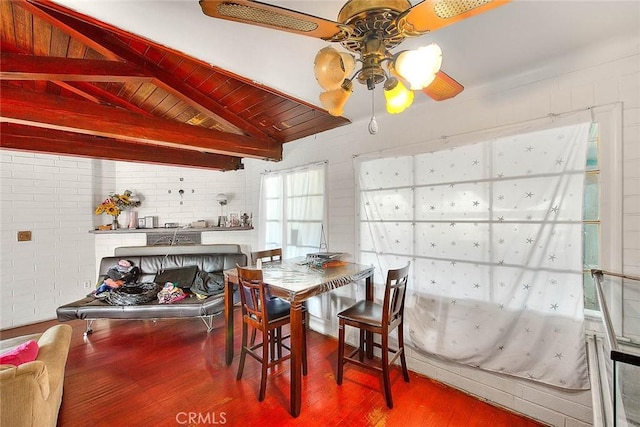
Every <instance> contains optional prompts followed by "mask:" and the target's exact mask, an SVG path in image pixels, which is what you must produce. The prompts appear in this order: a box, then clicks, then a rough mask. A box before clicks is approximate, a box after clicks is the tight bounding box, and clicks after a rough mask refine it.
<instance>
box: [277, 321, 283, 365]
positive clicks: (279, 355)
mask: <svg viewBox="0 0 640 427" xmlns="http://www.w3.org/2000/svg"><path fill="white" fill-rule="evenodd" d="M276 337H277V339H276V348H277V349H278V359H282V328H278V330H277V332H276Z"/></svg>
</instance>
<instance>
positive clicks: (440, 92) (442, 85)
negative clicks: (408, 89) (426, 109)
mask: <svg viewBox="0 0 640 427" xmlns="http://www.w3.org/2000/svg"><path fill="white" fill-rule="evenodd" d="M463 90H464V86H462V85H461V84H460V83H458V82H457V81H455V80H454V79H453V77H451V76H449V75H448V74H447V73H445V72H444V71H442V70H441V71H438V72H437V73H436V78H435V79H434V80H433V82H432V83H431V84H430V85H429V86H427V87H425V88H424V89H422V91H423V92H424V93H426V94H427V95H429V96H430V97H431V98H433V99H435V100H436V101H444V100H445V99H449V98H453V97H454V96H456V95H457V94H459V93H460V92H462V91H463Z"/></svg>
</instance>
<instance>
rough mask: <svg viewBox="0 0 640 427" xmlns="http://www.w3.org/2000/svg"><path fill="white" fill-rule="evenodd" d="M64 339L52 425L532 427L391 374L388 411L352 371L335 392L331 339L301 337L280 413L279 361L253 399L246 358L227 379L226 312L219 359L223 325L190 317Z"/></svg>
mask: <svg viewBox="0 0 640 427" xmlns="http://www.w3.org/2000/svg"><path fill="white" fill-rule="evenodd" d="M55 323H57V321H50V322H43V323H38V324H34V325H29V326H25V327H20V328H15V329H9V330H4V331H1V332H0V338H2V339H6V338H10V337H13V336H18V335H23V334H27V333H34V332H41V331H44V330H45V329H46V328H47V327H49V326H51V325H52V324H55ZM68 324H70V325H71V326H73V328H74V331H73V339H72V344H71V349H70V353H69V358H68V361H67V369H66V374H65V385H64V396H63V402H62V407H61V409H60V415H59V420H58V425H59V426H63V427H66V426H70V427H84V426H123V427H128V426H205V425H230V426H241V425H258V424H259V425H261V426H272V425H273V426H290V425H291V426H292V425H307V426H336V425H341V424H343V423H346V424H345V425H349V426H377V427H382V426H387V427H390V426H403V427H408V426H435V427H448V426H461V427H462V426H464V427H470V426H491V427H500V426H505V427H507V426H508V427H514V426H525V427H529V426H531V427H533V426H541V425H542V424H539V423H536V422H534V421H532V420H529V419H526V418H523V417H521V416H518V415H516V414H513V413H511V412H508V411H505V410H503V409H500V408H497V407H494V406H492V405H490V404H488V403H486V402H483V401H480V400H477V399H475V398H473V397H470V396H468V395H466V394H464V393H462V392H460V391H457V390H455V389H452V388H450V387H448V386H445V385H443V384H440V383H438V382H436V381H433V380H430V379H428V378H425V377H423V376H420V375H417V374H415V373H413V372H410V376H411V381H410V382H409V383H405V382H404V381H403V379H402V374H401V372H400V371H399V370H397V369H396V370H394V372H393V373H392V377H391V378H392V392H393V399H394V409H392V410H389V409H388V408H387V407H386V405H385V401H384V395H383V393H382V388H381V380H380V379H379V378H377V377H376V376H375V375H374V374H373V373H371V372H369V371H366V370H362V369H360V368H358V367H355V366H353V365H347V366H346V367H345V379H344V382H343V385H342V386H340V387H339V386H337V385H336V381H335V372H336V360H337V341H336V340H335V339H334V338H332V337H327V336H324V335H321V334H318V333H315V332H313V331H310V333H309V335H308V355H309V356H308V357H309V361H308V363H309V374H308V376H307V377H305V378H304V379H303V385H302V387H303V389H302V395H303V400H302V411H301V412H302V413H301V415H300V416H299V417H298V418H296V419H294V418H292V417H291V415H290V414H289V412H288V408H289V365H288V362H286V363H285V364H284V365H283V366H282V367H281V368H279V369H276V371H275V372H273V373H272V374H271V375H270V376H269V379H268V381H267V393H266V398H265V400H264V401H263V402H258V399H257V395H258V387H259V381H260V369H259V364H258V363H257V362H256V361H255V360H253V359H251V358H247V362H246V365H245V370H244V376H243V378H242V380H240V381H236V379H235V376H236V371H237V368H238V356H237V355H238V353H239V351H238V350H239V345H240V336H239V331H240V329H241V328H240V324H239V313H238V312H237V310H236V329H235V330H236V334H237V335H236V340H235V343H236V353H235V354H236V358H235V360H234V362H233V364H232V365H231V366H230V367H228V366H226V365H225V363H224V320H223V319H222V317H219V318H216V319H215V320H214V327H215V329H214V330H213V331H212V332H211V333H209V334H207V332H206V328H205V326H204V324H203V323H202V321H201V320H200V319H175V320H174V319H169V320H158V321H155V322H154V321H151V320H132V321H129V320H111V321H110V320H98V321H95V322H94V326H93V329H94V333H93V334H92V335H90V336H89V337H88V338H84V337H83V332H84V328H85V322H84V321H80V320H78V321H73V322H68Z"/></svg>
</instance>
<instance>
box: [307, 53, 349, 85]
mask: <svg viewBox="0 0 640 427" xmlns="http://www.w3.org/2000/svg"><path fill="white" fill-rule="evenodd" d="M355 66H356V61H355V59H354V58H353V55H351V54H349V53H346V52H338V51H337V50H336V49H334V48H332V47H331V46H327V47H325V48H322V49H320V50H319V51H318V53H317V54H316V57H315V60H314V61H313V73H314V75H315V77H316V80H317V81H318V84H319V85H320V87H321V88H323V89H324V90H327V91H331V90H335V89H339V88H340V86H341V85H342V82H343V81H344V79H346V78H347V77H348V76H349V75H350V74H351V73H352V72H353V69H354V68H355Z"/></svg>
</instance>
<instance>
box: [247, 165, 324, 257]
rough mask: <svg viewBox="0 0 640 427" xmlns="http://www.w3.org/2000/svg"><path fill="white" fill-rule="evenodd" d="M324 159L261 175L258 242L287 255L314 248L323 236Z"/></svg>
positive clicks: (262, 245)
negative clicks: (321, 161)
mask: <svg viewBox="0 0 640 427" xmlns="http://www.w3.org/2000/svg"><path fill="white" fill-rule="evenodd" d="M325 169H326V162H323V163H321V164H313V165H308V166H304V167H300V168H296V169H289V170H284V171H278V172H269V173H265V174H264V175H263V176H262V189H261V197H260V199H261V208H260V212H261V221H262V225H263V227H262V230H264V231H263V233H262V235H261V241H260V246H261V247H262V248H264V249H269V248H278V247H281V248H282V252H283V256H284V257H287V258H290V257H296V256H301V255H306V254H307V253H310V252H317V251H318V250H319V249H320V246H321V245H322V244H323V243H324V239H325V234H324V230H325V218H326V217H327V215H326V203H325V188H326V183H325V180H326V173H325Z"/></svg>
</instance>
